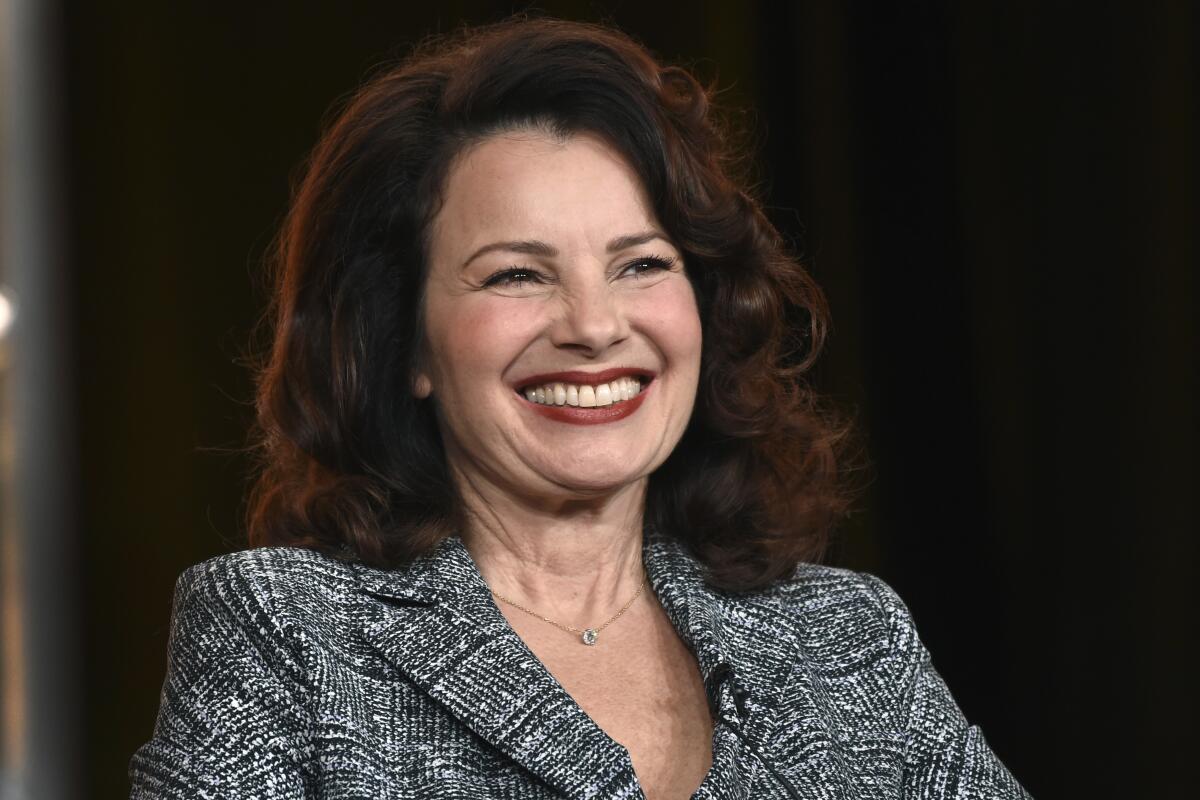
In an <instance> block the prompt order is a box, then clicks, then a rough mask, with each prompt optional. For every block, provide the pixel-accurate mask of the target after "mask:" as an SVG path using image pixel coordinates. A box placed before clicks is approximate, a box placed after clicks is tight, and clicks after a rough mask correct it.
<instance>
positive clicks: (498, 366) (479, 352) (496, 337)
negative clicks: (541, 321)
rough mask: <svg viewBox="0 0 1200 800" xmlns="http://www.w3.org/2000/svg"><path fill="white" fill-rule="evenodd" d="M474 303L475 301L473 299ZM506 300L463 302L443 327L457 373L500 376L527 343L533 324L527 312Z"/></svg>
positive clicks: (445, 340) (444, 338)
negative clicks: (465, 372) (463, 371)
mask: <svg viewBox="0 0 1200 800" xmlns="http://www.w3.org/2000/svg"><path fill="white" fill-rule="evenodd" d="M472 300H474V298H472ZM520 305H521V304H519V303H514V302H513V301H512V300H511V299H505V298H479V299H478V300H477V301H473V302H472V301H466V302H463V301H460V302H459V303H458V304H457V306H456V307H455V309H454V311H453V314H452V315H451V316H449V317H447V318H446V322H447V323H448V324H446V325H444V326H443V331H442V333H443V343H444V345H445V352H446V353H447V355H448V356H449V359H450V362H449V363H451V364H453V365H455V367H454V368H455V371H456V372H457V371H462V370H464V369H465V370H466V371H468V372H469V373H470V374H469V375H467V376H465V377H467V378H471V377H473V376H474V375H476V374H480V373H492V374H500V373H501V372H503V371H504V369H505V368H506V367H507V366H508V364H509V363H510V362H511V361H512V359H514V358H515V357H516V356H517V355H518V354H519V353H520V351H521V349H522V347H523V346H524V344H525V343H527V342H528V339H529V336H530V331H531V329H532V328H533V327H534V326H533V322H534V320H533V319H532V318H531V315H530V314H529V313H528V309H524V311H525V313H521V312H522V310H523V309H522V308H521V307H520Z"/></svg>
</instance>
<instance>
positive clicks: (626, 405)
mask: <svg viewBox="0 0 1200 800" xmlns="http://www.w3.org/2000/svg"><path fill="white" fill-rule="evenodd" d="M625 376H633V377H637V378H639V379H641V381H642V389H641V391H640V392H638V393H637V394H635V395H634V396H633V397H631V398H629V399H628V400H622V401H620V402H618V403H613V404H612V405H607V406H598V407H594V408H583V407H581V406H557V405H543V404H542V403H532V402H530V401H529V400H527V399H526V398H525V395H524V394H523V393H522V391H521V389H522V388H524V387H526V386H544V385H545V384H548V383H575V384H587V385H589V386H595V385H597V384H600V383H610V382H612V381H614V380H616V379H617V378H622V377H625ZM654 385H655V382H654V374H653V373H652V372H649V371H647V370H639V369H631V368H628V367H616V368H613V369H606V370H604V371H602V372H577V371H569V372H552V373H544V374H541V375H531V376H529V377H528V378H525V379H523V380H522V381H521V382H520V384H519V385H518V386H517V395H518V396H519V397H520V402H522V403H524V404H525V406H526V407H527V408H529V409H530V410H531V411H533V412H534V413H537V414H541V415H542V416H543V417H546V418H547V419H552V420H554V421H555V422H566V423H568V424H571V425H600V424H603V423H605V422H616V421H617V420H620V419H625V417H628V416H629V415H630V414H632V413H633V412H635V411H637V410H638V409H639V408H640V407H641V405H642V403H643V402H644V401H645V399H646V394H647V393H648V392H650V391H651V390H652V389H653V387H654Z"/></svg>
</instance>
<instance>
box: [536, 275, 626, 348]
mask: <svg viewBox="0 0 1200 800" xmlns="http://www.w3.org/2000/svg"><path fill="white" fill-rule="evenodd" d="M628 336H629V323H628V320H627V319H626V315H625V310H624V308H623V307H622V304H621V300H620V297H619V296H618V294H617V292H616V291H615V290H614V289H613V288H612V287H611V286H610V285H609V283H608V281H607V280H604V279H598V280H591V281H588V282H587V283H586V285H576V286H573V287H572V289H571V291H570V292H569V293H564V296H563V302H562V312H561V313H560V314H559V315H558V318H557V319H556V320H555V322H554V325H553V326H552V329H551V332H550V338H551V340H552V341H553V342H554V344H555V346H557V347H562V348H567V349H573V350H577V351H579V352H580V353H581V354H583V355H585V356H587V357H589V358H595V357H597V356H600V355H603V354H604V353H605V352H606V351H607V350H608V349H609V348H611V347H613V346H614V345H617V344H619V343H620V342H623V341H624V340H625V339H626V338H627V337H628Z"/></svg>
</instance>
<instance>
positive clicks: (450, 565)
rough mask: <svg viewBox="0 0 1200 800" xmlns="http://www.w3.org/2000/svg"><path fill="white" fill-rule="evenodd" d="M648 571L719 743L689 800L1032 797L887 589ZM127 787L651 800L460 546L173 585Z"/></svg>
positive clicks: (218, 563) (863, 582) (670, 545)
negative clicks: (159, 675)
mask: <svg viewBox="0 0 1200 800" xmlns="http://www.w3.org/2000/svg"><path fill="white" fill-rule="evenodd" d="M643 556H644V562H645V565H646V571H647V574H648V575H649V577H650V583H651V586H652V587H653V589H654V592H655V593H656V594H657V596H658V599H659V601H660V602H661V603H662V606H663V608H664V609H666V612H667V614H668V616H669V617H670V619H671V622H672V623H673V624H674V626H675V629H676V630H677V631H678V633H679V635H680V636H681V637H682V638H683V640H684V641H685V642H686V643H687V644H688V646H689V647H690V648H691V650H692V651H693V652H694V653H695V655H696V659H697V661H698V663H699V667H700V674H701V676H702V677H703V678H704V682H705V687H706V689H707V692H708V696H709V703H710V706H711V708H712V711H713V717H714V720H715V722H716V724H715V727H714V731H713V742H712V748H713V762H712V768H711V770H710V771H709V773H708V775H707V777H706V778H705V779H704V782H703V784H702V785H701V786H700V788H699V789H698V790H697V792H696V793H695V795H694V796H695V797H696V798H885V797H886V798H896V797H908V798H917V797H921V798H935V797H936V798H963V799H965V798H1023V797H1028V795H1027V794H1026V793H1025V792H1024V790H1023V789H1022V788H1021V786H1020V785H1019V784H1018V783H1017V781H1016V780H1015V779H1014V778H1013V777H1012V775H1010V774H1009V772H1008V770H1006V769H1005V767H1004V765H1003V764H1001V763H1000V761H999V760H997V758H996V756H995V755H994V754H993V753H992V751H991V749H990V748H989V747H988V745H987V743H986V742H985V741H984V738H983V734H982V733H981V732H980V730H979V729H978V728H977V727H974V726H970V725H968V724H967V722H966V720H965V719H964V718H963V715H962V713H961V712H960V711H959V709H958V706H957V705H955V703H954V700H953V699H952V697H951V696H950V693H949V692H948V691H947V689H946V686H945V684H944V683H943V682H942V680H941V678H940V677H939V676H938V674H937V672H936V671H935V670H934V668H933V666H932V665H931V664H930V660H929V655H928V653H927V652H926V650H925V648H924V647H923V646H922V644H921V642H920V640H919V639H918V637H917V633H916V631H915V630H914V628H913V624H912V620H911V618H910V617H909V614H908V612H907V610H906V609H905V607H904V605H903V603H902V602H901V601H900V599H899V598H898V597H897V596H896V594H895V593H894V592H893V591H892V590H891V589H890V588H889V587H888V586H887V585H886V584H884V583H883V582H882V581H880V580H879V579H878V578H875V577H872V576H870V575H865V574H860V573H855V572H850V571H847V570H841V569H835V568H831V567H821V566H813V565H803V566H801V567H800V568H799V569H798V570H797V571H796V573H795V575H794V576H793V577H792V579H791V580H788V581H783V582H780V583H778V584H776V585H774V586H773V587H772V588H770V589H766V590H762V591H757V592H750V593H743V594H731V593H725V592H720V591H717V590H714V589H712V588H711V587H709V586H708V585H707V584H706V583H705V582H704V580H703V571H702V567H701V565H700V564H699V562H698V561H696V560H695V559H694V558H693V557H692V556H691V555H690V554H689V553H688V552H687V551H686V550H685V549H684V548H683V547H681V546H680V545H679V544H677V543H676V542H675V541H674V540H673V539H671V538H668V537H666V536H664V535H662V534H656V533H653V532H650V533H648V534H647V536H646V538H645V543H644V553H643ZM129 775H130V778H131V781H132V784H133V789H132V794H131V797H132V798H165V797H202V798H217V797H222V798H225V797H239V798H240V797H261V798H418V797H419V798H446V799H447V800H449V799H450V798H464V800H465V799H466V798H540V797H545V798H549V797H570V798H618V797H619V798H638V797H642V790H641V788H640V786H639V785H638V781H637V776H636V775H635V774H634V771H633V765H632V762H631V761H630V757H629V753H628V751H627V750H626V749H625V748H624V747H622V746H621V745H620V744H618V743H617V742H615V741H613V739H612V738H610V737H609V736H608V735H607V734H605V733H604V732H603V731H602V730H601V729H600V728H599V727H598V726H597V725H596V724H595V723H594V722H593V721H592V720H591V718H590V717H588V715H587V714H586V713H584V712H583V710H582V709H581V708H580V707H579V706H578V705H577V704H576V703H575V702H574V700H572V699H571V697H570V696H569V695H568V694H567V693H566V691H564V689H563V688H562V686H561V685H560V684H559V683H558V682H557V681H556V680H555V679H554V677H553V676H551V674H550V673H549V672H548V671H547V670H546V668H545V667H544V666H543V665H542V663H541V662H540V661H538V660H537V658H536V657H535V656H534V655H533V654H532V653H531V652H530V650H529V649H528V648H527V647H526V646H525V644H524V642H522V641H521V639H520V637H518V636H517V635H516V633H515V632H514V631H513V630H512V628H511V627H510V626H509V624H508V622H507V621H506V620H505V618H504V616H503V615H502V614H501V613H500V611H499V609H498V608H497V607H496V605H495V603H494V601H493V599H492V595H491V593H490V592H489V590H488V587H487V585H486V584H485V583H484V581H483V578H482V577H481V576H480V574H479V570H478V569H477V568H476V566H475V563H474V561H472V559H471V557H470V554H469V553H468V552H467V550H466V548H465V547H464V546H463V543H462V541H461V539H459V538H457V537H453V538H450V539H447V540H446V541H444V542H443V543H442V544H441V545H440V546H439V547H438V549H437V550H436V551H435V552H433V553H432V554H430V555H429V556H426V557H424V558H421V559H418V560H417V561H415V562H413V563H412V564H410V565H409V566H407V567H406V568H404V569H401V570H392V571H388V570H380V569H374V568H370V567H366V566H364V565H362V564H357V563H349V562H342V561H338V560H335V559H333V558H330V557H327V556H324V555H321V554H319V553H316V552H313V551H310V550H305V549H301V548H293V547H268V548H260V549H255V550H247V551H243V552H238V553H231V554H229V555H224V556H219V557H217V558H213V559H210V560H208V561H206V562H204V563H202V564H198V565H196V566H193V567H191V568H189V569H188V570H186V571H185V572H184V573H183V574H182V575H181V576H180V578H179V581H178V583H177V585H176V589H175V601H174V607H173V610H172V618H171V639H170V647H169V653H168V660H167V675H166V680H165V682H164V684H163V688H162V695H161V707H160V710H159V716H158V721H157V723H156V724H155V727H154V733H153V737H152V738H151V739H150V741H149V742H147V743H146V744H144V745H143V746H142V747H140V748H139V749H138V750H137V752H136V753H134V755H133V758H132V760H131V761H130V765H129Z"/></svg>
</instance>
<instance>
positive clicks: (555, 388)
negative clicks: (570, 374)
mask: <svg viewBox="0 0 1200 800" xmlns="http://www.w3.org/2000/svg"><path fill="white" fill-rule="evenodd" d="M641 390H642V383H641V380H640V379H639V378H631V377H621V378H617V379H616V380H615V381H611V382H609V383H599V384H596V385H595V386H589V385H586V384H573V383H547V384H545V385H543V386H530V387H529V388H527V389H525V390H524V391H523V392H522V394H524V396H525V399H526V400H528V401H529V402H531V403H539V404H541V405H546V406H578V407H580V408H599V407H601V406H609V405H612V404H613V403H620V402H622V401H624V400H629V399H630V398H632V397H636V396H637V394H638V393H639V392H640V391H641Z"/></svg>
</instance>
